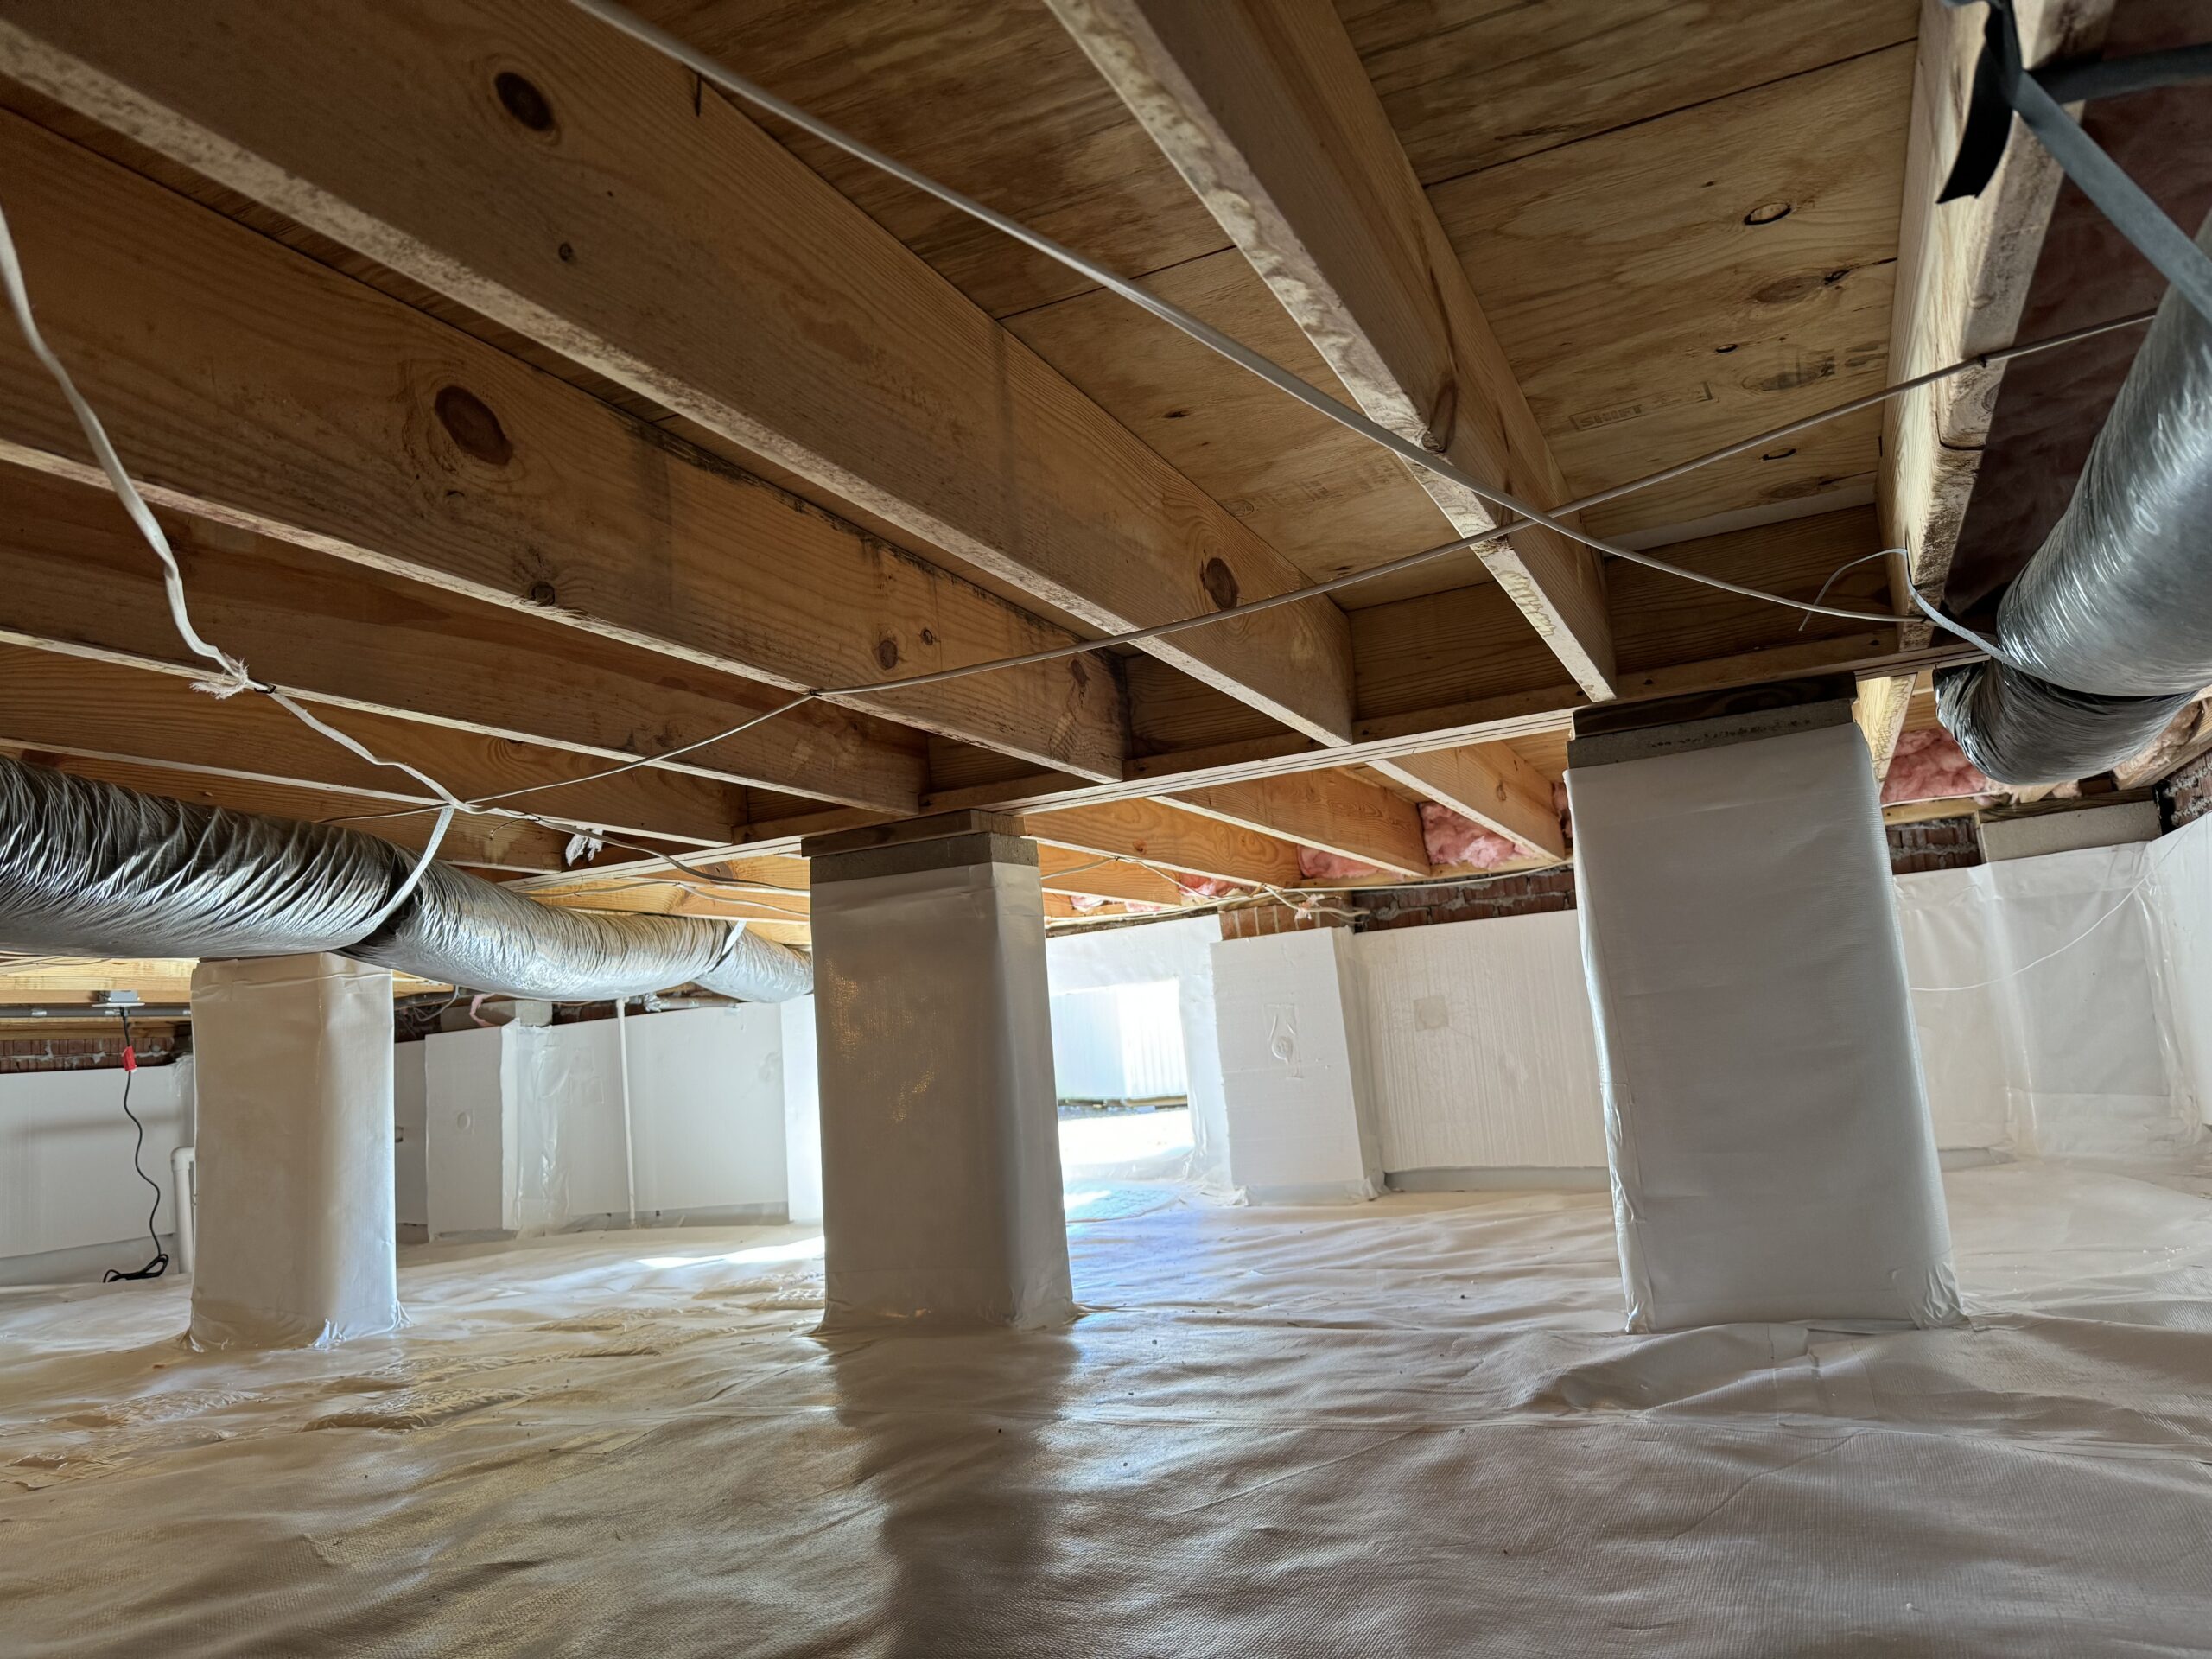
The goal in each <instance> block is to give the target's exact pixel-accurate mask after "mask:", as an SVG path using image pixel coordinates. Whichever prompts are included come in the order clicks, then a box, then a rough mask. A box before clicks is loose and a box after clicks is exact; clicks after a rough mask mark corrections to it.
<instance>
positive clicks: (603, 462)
mask: <svg viewBox="0 0 2212 1659" xmlns="http://www.w3.org/2000/svg"><path fill="white" fill-rule="evenodd" d="M0 170H4V171H5V173H6V174H7V175H8V176H9V177H10V179H11V181H13V184H12V188H10V193H9V194H10V200H9V202H8V214H9V219H10V224H11V226H13V229H14V232H15V236H16V242H17V245H18V246H19V248H20V250H21V251H22V260H23V264H24V267H25V270H26V273H27V277H28V281H29V286H30V289H31V290H32V294H33V296H34V302H35V304H36V306H37V308H38V315H39V318H40V321H41V325H42V327H43V328H44V330H45V332H46V334H47V335H48V338H49V340H52V342H53V344H54V348H55V350H56V351H57V352H58V353H60V356H61V358H62V359H63V361H64V362H65V363H67V364H68V365H71V368H72V372H73V375H74V376H75V378H76V379H77V380H78V382H79V387H80V389H81V390H82V391H83V392H84V394H85V396H86V397H87V398H88V399H89V400H90V402H91V403H92V405H93V407H94V408H96V409H97V410H99V411H100V414H101V417H102V419H103V420H104V422H105V423H106V425H107V427H108V429H109V430H110V432H111V435H113V437H114V439H115V441H116V442H117V444H118V448H120V450H121V451H122V453H123V454H125V455H127V456H129V457H130V465H131V467H132V468H133V470H134V472H135V474H137V482H138V484H139V486H140V487H141V488H142V489H143V491H144V492H145V493H146V494H147V496H148V497H149V499H152V500H154V501H155V502H156V503H157V504H160V505H168V506H171V507H175V508H178V509H181V510H184V511H188V512H194V513H198V514H200V515H203V516H206V517H209V518H215V519H218V520H220V521H222V522H225V523H227V524H238V525H240V526H243V527H245V528H248V529H252V530H257V531H263V532H264V533H266V534H268V535H271V536H275V537H281V538H283V539H286V540H289V541H293V542H296V543H299V544H301V545H302V546H304V547H308V548H310V549H313V550H316V551H319V552H322V553H326V554H334V555H336V556H339V557H341V558H346V559H350V560H353V561H356V562H358V563H363V564H366V565H369V566H372V567H373V568H376V569H381V570H385V571H388V572H391V573H392V574H394V575H403V576H407V577H410V578H413V579H415V580H417V581H420V582H428V583H430V584H432V585H434V586H437V587H441V588H447V589H449V590H451V591H453V592H455V593H457V594H463V595H466V596H467V597H468V598H470V599H472V600H475V601H483V602H488V603H490V604H493V605H498V606H504V607H512V608H514V609H518V610H523V611H527V612H530V613H533V614H536V615H538V616H541V617H543V618H546V619H549V620H554V621H557V622H560V623H563V624H565V625H567V626H571V627H574V628H577V629H580V630H583V631H586V632H593V633H595V634H599V635H602V636H605V637H607V638H610V639H619V640H624V641H627V642H629V643H632V644H635V645H645V646H646V647H649V648H651V649H653V650H656V651H659V652H666V653H668V654H671V655H673V656H677V657H680V658H684V659H686V660H688V661H690V662H694V663H699V664H705V665H707V666H709V667H712V668H715V669H719V670H721V671H726V672H729V673H734V674H740V675H744V676H747V677H752V678H755V679H760V680H765V681H766V682H768V683H771V684H772V685H775V686H777V687H779V688H783V689H785V690H787V691H788V690H805V689H813V688H817V687H823V686H838V685H860V684H868V683H874V682H876V681H879V680H882V679H887V678H890V677H893V676H895V675H899V674H913V673H920V672H925V671H930V670H933V669H936V668H939V667H946V666H955V665H959V664H965V663H969V662H976V661H985V660H989V659H992V658H999V657H1003V656H1008V655H1016V654H1020V653H1021V652H1029V651H1036V650H1040V649H1046V648H1049V647H1052V646H1055V645H1065V644H1067V643H1069V642H1070V641H1071V639H1072V638H1073V636H1072V635H1071V634H1070V633H1069V632H1067V631H1066V630H1065V629H1063V628H1060V627H1058V626H1053V625H1052V624H1049V623H1046V622H1044V621H1042V620H1039V619H1038V618H1036V617H1033V616H1030V615H1028V614H1027V613H1023V612H1021V611H1020V610H1018V609H1016V608H1015V607H1014V606H1012V605H1010V604H1008V603H1007V602H1006V601H1003V600H1001V599H999V598H997V597H995V596H994V595H992V594H987V593H985V592H983V591H982V589H981V588H977V587H976V586H975V585H974V584H973V583H970V582H963V581H962V580H960V579H959V578H957V577H956V576H953V575H950V574H949V573H947V572H945V571H943V570H940V569H936V568H935V567H933V566H930V565H926V564H924V563H921V562H920V561H918V560H917V559H914V558H912V557H911V556H907V555H906V554H903V553H901V552H899V551H898V550H895V549H893V548H891V547H889V546H887V545H886V544H885V543H882V542H880V541H879V540H877V539H875V538H874V537H868V536H866V535H864V534H862V533H861V532H860V531H856V530H855V529H854V528H853V527H851V526H850V525H849V524H844V523H842V522H841V521H839V520H837V519H836V518H832V517H830V516H829V514H827V513H825V512H821V511H820V510H819V509H817V508H813V507H810V506H807V505H804V504H802V503H800V502H799V501H798V499H796V498H794V497H791V496H789V495H787V494H785V493H783V492H782V491H779V490H778V489H775V488H773V487H772V486H769V485H767V484H765V483H763V482H761V481H760V480H757V479H748V478H747V477H745V476H743V475H742V474H737V473H735V472H734V470H733V469H731V468H729V467H728V466H727V465H722V464H714V463H710V462H709V461H707V460H706V459H705V458H703V457H702V456H699V455H696V454H680V453H677V449H679V448H681V446H677V445H676V443H675V441H674V440H672V439H670V438H668V437H667V436H666V435H664V434H662V433H659V432H658V431H657V430H656V429H653V428H652V427H650V426H646V425H645V424H643V423H639V422H636V421H633V420H632V419H630V418H628V417H627V416H623V415H621V414H620V413H618V412H617V411H615V410H612V409H610V408H608V407H607V406H606V405H605V404H601V403H598V402H597V401H595V400H594V399H593V398H591V397H588V396H586V395H585V394H584V393H582V392H580V391H576V390H575V388H573V387H570V386H568V385H563V384H562V383H561V382H560V381H557V380H556V379H555V378H552V377H551V376H550V375H548V374H545V373H543V372H540V371H537V370H536V369H532V368H531V367H529V366H527V365H524V364H523V363H521V362H519V361H518V360H516V359H513V358H512V357H509V356H507V355H506V354H505V353H502V352H499V351H497V350H495V349H493V347H491V346H486V345H484V344H483V343H482V342H480V341H479V340H474V339H472V338H471V337H469V336H468V335H466V334H461V333H460V332H459V331H458V330H456V329H454V328H451V327H447V326H446V325H444V324H443V323H441V322H438V321H435V320H433V319H431V318H429V317H428V316H425V315H423V314H422V313H420V312H417V311H415V310H413V309H411V308H409V307H406V306H404V305H402V304H399V303H398V302H396V301H393V300H391V299H387V298H385V296H382V295H380V294H378V293H377V292H376V291H375V290H373V289H369V288H367V287H365V286H364V285H363V284H361V283H355V282H352V281H350V280H348V279H347V278H346V277H340V276H339V275H337V274H336V273H334V272H333V271H331V270H327V268H325V267H323V266H321V265H319V264H316V263H315V262H314V261H313V260H311V259H308V258H306V257H303V256H302V255H299V254H296V253H293V252H291V251H289V250H287V249H285V248H284V247H283V246H281V245H278V244H277V243H275V242H272V241H270V240H268V239H267V238H263V237H259V236H256V235H254V234H253V233H251V232H249V231H246V230H245V229H243V228H242V227H240V226H237V225H234V224H232V223H231V222H230V221H228V220H226V219H224V218H223V217H222V216H221V215H220V214H218V213H213V211H211V210H209V209H207V208H203V207H197V206H195V205H194V204H193V203H191V202H189V201H187V200H184V199H182V198H181V197H179V196H176V195H174V194H171V193H169V192H167V191H164V190H162V189H160V188H156V187H155V186H153V185H151V184H149V183H147V182H146V181H143V180H142V179H139V178H137V177H135V176H134V175H131V174H130V173H129V172H127V171H125V170H124V168H119V167H118V166H115V165H114V164H112V163H111V162H105V161H103V160H101V159H100V158H99V157H97V156H92V154H90V153H89V152H87V151H85V150H83V149H78V148H77V147H75V146H73V145H71V144H68V143H64V142H63V141H61V140H60V139H58V138H55V137H52V136H51V135H49V134H47V133H45V132H42V131H41V130H38V129H37V128H35V127H33V126H32V125H30V124H29V123H27V122H25V121H22V119H20V118H16V117H14V116H0ZM149 245H157V246H159V247H160V248H161V249H162V257H161V259H160V260H159V261H149V260H147V259H145V258H143V257H142V256H143V249H144V248H146V247H147V246H149ZM145 340H156V341H158V342H159V346H158V348H157V349H154V350H150V351H149V350H148V349H146V348H145V347H144V346H143V344H142V342H143V341H145ZM0 456H4V457H5V458H7V459H9V460H12V461H18V462H20V463H22V464H23V465H26V466H29V467H35V468H37V469H40V470H43V471H48V472H52V473H55V474H60V475H62V476H65V477H70V478H75V479H79V480H99V474H98V472H97V471H96V470H95V469H94V468H93V467H92V465H91V463H90V462H89V461H88V460H87V459H86V454H85V448H84V439H83V435H81V433H79V430H78V429H77V426H76V423H75V422H74V421H73V419H72V418H71V417H70V415H69V411H68V409H67V405H66V404H63V402H62V401H61V397H60V392H59V391H58V389H57V388H56V387H55V386H54V384H53V382H52V381H51V380H50V379H49V378H47V376H46V374H45V373H44V372H43V371H42V370H41V369H40V368H38V367H37V366H36V365H35V363H34V362H33V361H32V359H30V356H29V353H28V351H27V349H26V348H25V347H24V346H23V345H22V342H21V340H19V339H18V338H17V337H16V334H14V333H13V331H12V330H10V331H0ZM849 701H850V702H851V703H852V704H853V706H855V707H858V708H862V709H869V710H872V711H874V712H878V713H881V714H884V715H889V716H891V717H893V718H896V719H899V720H900V721H906V722H907V723H910V724H914V725H918V726H922V727H925V728H928V729H931V730H935V731H941V732H943V733H944V734H946V735H948V736H952V737H958V738H962V739H964V740H967V741H974V742H978V743H982V744H984V745H986V746H988V747H998V748H1003V749H1004V750H1006V751H1007V753H1014V754H1019V755H1021V756H1023V757H1025V758H1027V759H1028V760H1033V761H1036V762H1038V763H1039V764H1043V765H1049V766H1062V767H1065V768H1066V769H1067V770H1069V771H1071V772H1079V773H1081V774H1083V775H1084V776H1087V777H1092V778H1113V777H1118V776H1119V775H1120V770H1121V761H1122V752H1123V747H1124V739H1123V736H1122V709H1121V702H1120V696H1119V691H1118V688H1117V685H1116V680H1115V676H1114V673H1113V671H1112V669H1111V667H1110V666H1109V664H1108V663H1107V661H1106V660H1105V659H1104V658H1093V657H1084V658H1072V659H1068V660H1065V661H1060V662H1056V663H1051V664H1042V665H1039V666H1037V667H1033V668H1026V669H1017V670H1010V671H1004V672H1001V673H996V674H992V675H988V676H982V677H975V678H970V679H963V680H958V681H955V682H952V683H948V684H944V685H940V686H935V687H931V688H928V689H925V690H915V691H908V692H901V693H889V694H881V695H875V696H860V697H855V698H852V699H849Z"/></svg>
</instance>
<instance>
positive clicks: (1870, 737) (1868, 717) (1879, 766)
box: [1852, 674, 1919, 778]
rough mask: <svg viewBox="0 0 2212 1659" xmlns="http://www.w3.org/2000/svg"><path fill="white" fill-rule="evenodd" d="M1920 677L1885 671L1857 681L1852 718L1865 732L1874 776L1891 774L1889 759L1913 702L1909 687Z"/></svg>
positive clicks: (1895, 751) (1895, 748)
mask: <svg viewBox="0 0 2212 1659" xmlns="http://www.w3.org/2000/svg"><path fill="white" fill-rule="evenodd" d="M1918 677H1919V676H1917V675H1915V674H1886V675H1880V676H1877V677H1873V678H1871V679H1865V680H1861V681H1859V703H1858V706H1857V708H1855V709H1853V711H1852V718H1853V720H1855V721H1858V722H1859V730H1860V731H1862V732H1864V733H1865V734H1866V747H1867V749H1868V751H1869V752H1870V753H1872V755H1873V758H1874V776H1875V777H1877V778H1886V777H1888V776H1889V775H1890V762H1891V760H1893V759H1894V758H1895V757H1896V755H1897V739H1898V738H1900V737H1902V736H1903V735H1904V717H1905V713H1906V711H1907V710H1908V709H1910V707H1911V705H1912V688H1913V683H1914V682H1915V681H1916V679H1918Z"/></svg>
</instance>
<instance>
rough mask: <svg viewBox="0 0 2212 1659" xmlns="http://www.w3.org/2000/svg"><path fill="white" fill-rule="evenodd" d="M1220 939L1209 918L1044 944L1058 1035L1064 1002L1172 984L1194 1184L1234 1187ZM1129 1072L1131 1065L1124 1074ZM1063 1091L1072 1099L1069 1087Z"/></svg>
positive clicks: (1217, 925)
mask: <svg viewBox="0 0 2212 1659" xmlns="http://www.w3.org/2000/svg"><path fill="white" fill-rule="evenodd" d="M1220 940H1221V922H1220V918H1218V917H1216V916H1212V915H1204V916H1185V917H1178V918H1175V919H1174V920H1172V921H1160V922H1147V923H1145V924H1144V925H1141V926H1138V927H1115V928H1098V929H1088V930H1084V931H1080V932H1074V931H1071V932H1065V933H1059V934H1056V935H1054V936H1053V937H1052V938H1049V939H1048V940H1047V941H1046V945H1045V963H1046V971H1047V973H1048V974H1049V976H1050V980H1051V987H1052V996H1053V999H1054V1001H1055V1004H1056V1006H1055V1008H1054V1016H1055V1022H1056V1023H1055V1030H1056V1033H1057V1020H1058V1007H1057V1004H1058V1001H1059V1000H1060V999H1062V998H1064V997H1067V996H1071V995H1075V994H1077V993H1080V992H1084V991H1088V990H1098V989H1103V988H1109V987H1116V988H1118V987H1122V986H1131V985H1143V984H1157V983H1160V982H1164V981H1168V980H1173V982H1174V984H1175V1009H1176V1016H1177V1020H1178V1021H1179V1026H1180V1029H1181V1033H1182V1039H1183V1041H1182V1046H1183V1086H1184V1090H1185V1095H1186V1097H1187V1098H1188V1099H1189V1101H1190V1103H1191V1164H1190V1179H1192V1180H1193V1181H1195V1182H1197V1183H1198V1184H1199V1185H1202V1186H1207V1187H1212V1188H1216V1189H1223V1188H1226V1187H1227V1186H1228V1185H1230V1173H1229V1123H1228V1117H1227V1115H1226V1109H1225V1106H1224V1100H1223V1093H1222V1070H1221V1041H1220V1035H1219V1032H1218V1029H1217V1027H1216V1024H1215V1019H1214V1003H1215V985H1214V954H1213V948H1214V946H1215V945H1216V944H1218V943H1219V942H1220ZM1126 1070H1127V1068H1126V1065H1125V1067H1124V1071H1125V1074H1126ZM1059 1092H1060V1093H1061V1094H1062V1095H1064V1096H1065V1094H1066V1092H1067V1090H1066V1089H1065V1085H1063V1086H1062V1087H1061V1089H1060V1090H1059Z"/></svg>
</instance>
